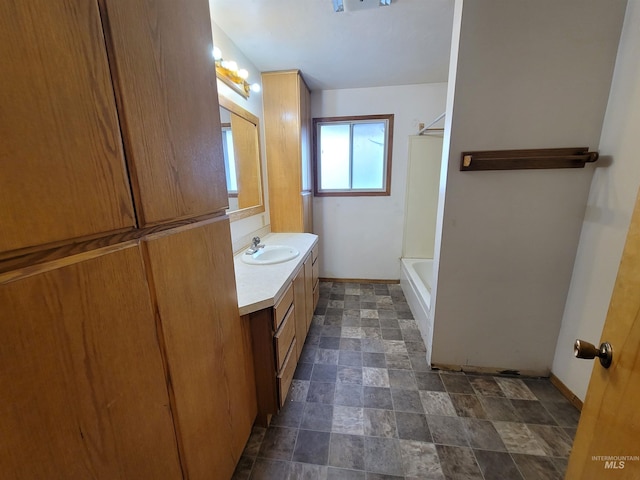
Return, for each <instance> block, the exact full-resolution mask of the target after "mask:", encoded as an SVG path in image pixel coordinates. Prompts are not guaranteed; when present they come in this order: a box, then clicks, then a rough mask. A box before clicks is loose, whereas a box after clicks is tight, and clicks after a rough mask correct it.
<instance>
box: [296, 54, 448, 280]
mask: <svg viewBox="0 0 640 480" xmlns="http://www.w3.org/2000/svg"><path fill="white" fill-rule="evenodd" d="M416 61H418V60H416ZM303 73H304V72H303ZM446 89H447V86H446V84H445V83H437V84H422V85H406V86H398V87H377V88H357V89H344V90H325V91H319V92H312V93H311V113H312V116H313V117H333V116H344V115H371V114H387V113H393V114H394V115H395V117H394V135H393V152H392V158H393V160H392V172H391V195H390V196H388V197H316V198H314V202H313V209H314V210H313V229H314V233H316V234H318V235H319V236H320V256H321V258H322V263H321V264H320V276H321V277H325V278H327V277H328V278H351V279H396V280H397V279H398V278H400V262H399V258H400V255H401V253H402V232H403V219H404V207H405V193H406V175H407V158H408V149H409V146H408V139H409V135H415V134H416V133H417V132H418V124H419V123H425V124H427V123H430V122H431V121H432V120H433V119H435V118H436V117H437V116H438V115H440V114H441V113H442V112H443V111H444V108H445V102H446Z"/></svg>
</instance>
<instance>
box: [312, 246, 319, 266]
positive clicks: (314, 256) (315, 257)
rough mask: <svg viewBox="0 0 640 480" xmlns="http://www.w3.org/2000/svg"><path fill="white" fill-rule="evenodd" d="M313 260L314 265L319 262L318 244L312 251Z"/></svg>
mask: <svg viewBox="0 0 640 480" xmlns="http://www.w3.org/2000/svg"><path fill="white" fill-rule="evenodd" d="M311 258H312V259H313V260H312V261H313V263H314V264H315V263H316V260H318V244H317V243H316V244H315V245H314V246H313V249H311Z"/></svg>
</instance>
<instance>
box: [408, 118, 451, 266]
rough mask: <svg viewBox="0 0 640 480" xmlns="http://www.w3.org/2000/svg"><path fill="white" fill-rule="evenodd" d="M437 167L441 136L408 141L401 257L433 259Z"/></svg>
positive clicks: (438, 183) (440, 155)
mask: <svg viewBox="0 0 640 480" xmlns="http://www.w3.org/2000/svg"><path fill="white" fill-rule="evenodd" d="M438 125H440V122H438ZM441 164H442V136H434V135H423V136H418V135H412V136H410V137H409V162H408V168H407V197H406V202H405V211H404V238H403V245H402V256H403V257H407V258H433V248H434V245H435V241H436V215H437V211H438V196H439V193H440V192H439V190H440V187H439V185H440V165H441Z"/></svg>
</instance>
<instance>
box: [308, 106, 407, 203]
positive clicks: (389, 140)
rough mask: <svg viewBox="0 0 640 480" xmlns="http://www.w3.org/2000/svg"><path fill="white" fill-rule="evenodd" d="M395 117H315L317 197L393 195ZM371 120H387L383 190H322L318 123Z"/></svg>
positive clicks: (314, 146) (381, 115)
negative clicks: (392, 168)
mask: <svg viewBox="0 0 640 480" xmlns="http://www.w3.org/2000/svg"><path fill="white" fill-rule="evenodd" d="M393 119H394V114H393V113H391V114H379V115H356V116H344V117H321V118H314V119H313V126H312V130H313V145H312V147H313V152H312V158H313V171H314V175H313V178H314V181H313V192H314V195H315V196H316V197H381V196H384V197H388V196H390V195H391V160H392V159H391V157H392V151H393ZM369 120H385V121H386V122H387V131H386V137H387V142H386V143H387V148H386V158H385V161H386V168H385V185H384V189H383V190H329V191H324V190H320V180H319V179H320V174H319V167H320V158H319V155H318V147H319V141H318V124H319V123H332V122H335V123H358V122H363V121H369Z"/></svg>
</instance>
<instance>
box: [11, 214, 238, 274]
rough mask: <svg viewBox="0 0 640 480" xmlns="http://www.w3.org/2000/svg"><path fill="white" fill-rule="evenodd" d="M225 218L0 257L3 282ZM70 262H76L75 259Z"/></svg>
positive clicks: (213, 217) (204, 218) (192, 220)
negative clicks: (59, 263)
mask: <svg viewBox="0 0 640 480" xmlns="http://www.w3.org/2000/svg"><path fill="white" fill-rule="evenodd" d="M225 218H227V217H226V216H225V214H224V212H216V213H214V214H211V215H203V216H200V217H195V218H190V219H185V220H180V221H176V222H170V223H166V224H163V225H157V226H154V227H148V228H141V229H135V230H128V231H125V232H123V233H119V234H113V235H108V236H103V237H99V238H92V239H90V240H86V241H83V242H78V243H65V244H64V245H61V246H57V247H53V248H50V249H48V250H40V251H34V252H30V253H24V254H22V255H18V254H16V256H15V257H11V258H6V259H1V256H0V284H2V283H3V282H7V281H11V280H15V279H18V278H21V277H24V276H28V275H34V274H36V273H38V272H40V271H46V270H47V269H48V270H51V269H52V268H57V267H56V265H55V262H56V261H59V262H68V260H67V259H68V258H73V257H74V256H77V255H82V254H85V253H86V254H87V255H89V256H91V255H93V254H92V253H91V252H93V251H99V252H100V251H102V250H101V249H104V248H113V249H114V250H113V251H115V250H118V249H120V248H126V246H127V245H129V244H130V243H137V241H139V240H140V239H142V238H145V237H147V236H149V238H155V237H157V236H160V235H170V234H171V233H172V232H173V231H175V230H176V229H182V230H187V229H189V228H196V227H197V226H198V225H201V224H206V223H210V222H214V221H217V220H223V219H225ZM152 236H153V237H152ZM103 253H104V252H103ZM87 258H88V257H87ZM74 261H75V260H74ZM52 262H53V263H54V265H53V266H51V263H52ZM71 263H73V261H72V262H71Z"/></svg>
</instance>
